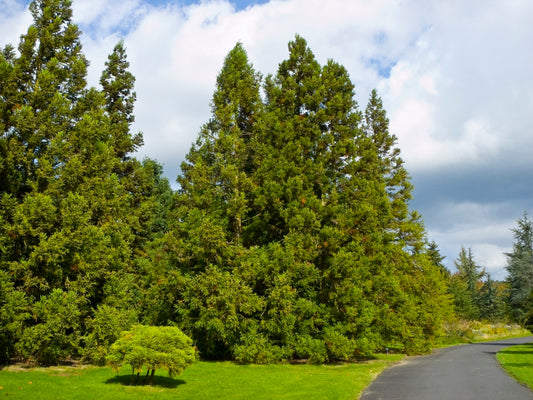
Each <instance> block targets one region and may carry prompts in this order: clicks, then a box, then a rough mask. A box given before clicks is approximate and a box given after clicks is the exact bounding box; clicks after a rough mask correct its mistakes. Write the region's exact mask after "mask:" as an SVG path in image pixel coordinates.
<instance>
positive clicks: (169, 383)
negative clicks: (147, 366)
mask: <svg viewBox="0 0 533 400" xmlns="http://www.w3.org/2000/svg"><path fill="white" fill-rule="evenodd" d="M135 380H136V378H134V384H133V385H131V375H116V376H115V377H113V378H110V379H108V380H106V381H105V382H104V383H106V384H110V385H113V384H115V385H122V386H148V384H144V382H145V380H146V378H145V377H144V376H142V375H141V376H140V377H139V384H138V385H135ZM186 383H187V382H185V381H184V380H181V379H174V378H170V377H168V376H157V375H155V376H154V380H153V382H152V386H157V387H162V388H166V389H176V388H177V387H178V386H181V385H185V384H186Z"/></svg>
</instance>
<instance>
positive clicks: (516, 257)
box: [506, 214, 533, 326]
mask: <svg viewBox="0 0 533 400" xmlns="http://www.w3.org/2000/svg"><path fill="white" fill-rule="evenodd" d="M513 234H514V243H513V250H512V252H510V253H507V254H506V255H507V267H506V269H507V272H508V273H509V275H508V277H507V283H508V285H509V294H508V304H509V306H510V308H511V316H512V318H513V319H514V320H515V321H517V322H519V323H520V324H523V325H528V326H533V222H532V221H531V220H530V219H529V218H528V216H527V214H524V217H523V218H521V219H519V220H518V221H517V227H516V228H514V229H513Z"/></svg>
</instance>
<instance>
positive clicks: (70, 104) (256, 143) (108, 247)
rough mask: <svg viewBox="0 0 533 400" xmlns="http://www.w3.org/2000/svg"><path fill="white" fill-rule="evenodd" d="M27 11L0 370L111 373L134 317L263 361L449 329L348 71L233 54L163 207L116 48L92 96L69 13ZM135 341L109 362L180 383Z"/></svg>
mask: <svg viewBox="0 0 533 400" xmlns="http://www.w3.org/2000/svg"><path fill="white" fill-rule="evenodd" d="M30 11H31V13H32V16H33V19H34V21H33V24H32V25H31V26H30V27H29V29H28V31H27V33H26V34H25V35H23V36H22V38H21V41H20V45H19V52H18V53H16V52H15V51H14V49H13V48H12V47H11V46H7V47H6V48H4V49H3V50H2V51H1V52H0V156H1V157H0V183H1V185H0V204H1V208H0V273H1V274H0V322H1V323H2V325H0V333H2V338H0V352H1V353H0V358H1V359H2V360H7V359H10V358H17V359H20V360H24V361H28V362H35V363H56V362H59V361H61V360H63V359H65V358H68V357H72V356H80V355H81V356H82V357H83V358H84V359H85V360H89V361H91V362H94V363H102V362H103V360H104V359H105V358H106V357H107V354H108V349H109V346H110V345H111V343H113V342H114V341H116V340H117V338H118V337H119V333H120V332H121V331H124V330H127V329H129V328H130V327H131V326H135V325H134V324H136V323H138V322H139V321H142V322H144V323H145V324H151V325H172V324H178V325H179V326H181V327H183V329H184V331H185V332H186V333H187V334H188V335H190V336H191V337H193V338H194V340H195V344H196V345H197V347H198V349H199V352H200V354H201V355H202V357H205V358H211V359H217V358H218V359H220V358H233V359H237V360H239V361H241V362H255V363H270V362H274V361H279V360H285V359H291V358H301V357H304V358H308V359H309V362H311V363H321V362H333V361H337V360H343V361H347V360H352V359H356V358H362V357H368V356H369V355H371V354H372V353H373V352H375V351H379V350H381V349H384V348H385V347H390V348H396V349H401V350H402V351H405V352H409V353H416V352H422V351H426V350H427V349H428V348H429V347H430V346H431V345H432V343H434V342H435V341H436V339H437V338H438V336H439V335H441V333H442V332H441V327H442V323H443V321H444V320H445V319H446V318H448V317H449V314H450V312H451V307H450V298H449V295H448V294H447V288H446V282H445V280H444V276H445V274H443V271H442V265H441V264H440V263H441V259H439V257H438V254H437V253H438V252H436V248H435V246H433V247H432V246H431V245H428V244H427V240H426V237H425V231H424V227H423V223H422V220H421V217H420V216H419V215H418V214H417V213H416V212H414V211H411V210H410V209H409V201H410V199H411V192H412V184H411V183H410V178H409V174H408V173H407V171H406V169H405V167H404V164H403V161H402V159H401V157H400V150H399V149H398V148H397V147H396V146H397V139H396V137H395V136H394V135H392V134H391V133H390V132H389V121H388V118H387V115H386V112H385V110H384V107H383V104H382V101H381V99H380V98H379V96H378V94H377V92H376V91H373V92H372V93H371V95H370V98H369V101H368V104H367V106H366V108H365V110H364V112H363V111H361V110H359V108H358V105H357V103H356V101H355V99H354V85H353V84H352V82H351V80H350V77H349V75H348V72H347V71H346V69H345V68H344V67H343V66H341V65H339V64H337V63H335V62H334V61H328V62H327V63H326V64H325V65H320V64H319V63H318V61H317V60H316V59H315V57H314V54H313V52H312V51H311V50H310V48H309V47H308V45H307V43H306V41H305V40H304V39H303V38H301V37H299V36H297V37H296V38H295V40H294V41H291V42H290V43H289V46H288V47H289V55H288V58H287V59H286V60H284V61H282V62H281V63H280V65H279V68H278V71H277V73H276V74H275V75H273V76H268V77H267V78H266V79H264V80H263V79H262V76H261V74H259V73H258V72H256V71H255V69H254V68H253V66H252V65H251V64H250V63H249V61H248V57H247V54H246V51H245V50H244V48H243V46H242V45H241V44H240V43H239V44H237V45H236V46H235V47H234V48H233V49H232V50H231V51H230V52H229V54H228V56H227V57H226V59H225V60H224V65H223V67H222V69H221V71H220V74H219V76H218V78H217V83H216V90H215V93H214V94H213V99H212V118H211V119H210V120H209V121H208V122H207V123H206V124H205V125H204V126H203V127H202V128H201V130H200V133H199V135H198V139H197V141H196V142H195V144H194V145H193V146H192V147H191V150H190V151H189V153H188V154H187V157H186V160H185V161H184V162H183V164H182V175H181V176H180V177H178V182H179V184H180V189H179V191H178V192H177V193H175V194H174V193H173V192H172V190H171V188H170V185H169V183H168V181H167V180H166V179H165V178H163V177H162V167H161V165H159V164H158V163H157V162H156V161H154V160H149V159H146V160H144V161H143V162H140V161H138V160H136V159H135V158H133V157H132V153H133V152H134V151H135V150H137V149H138V147H139V146H140V145H141V144H142V135H141V134H132V132H131V124H132V122H133V121H134V114H133V106H134V102H135V98H136V95H135V92H134V83H135V79H134V77H133V75H132V74H131V73H130V72H129V71H128V68H129V63H128V60H127V57H126V51H125V47H124V43H123V42H119V43H118V44H117V46H116V47H115V48H114V50H113V52H112V54H111V55H110V56H109V58H108V60H107V62H106V65H105V69H104V71H103V72H102V75H101V79H100V84H101V89H96V88H88V87H87V84H86V79H85V77H86V70H87V64H88V62H87V60H86V59H85V57H84V55H83V53H82V49H81V44H80V32H79V29H78V28H77V26H76V25H74V24H73V23H72V9H71V2H70V1H69V0H35V1H33V2H32V3H31V5H30ZM261 89H263V90H264V96H262V94H261ZM467 290H468V291H469V292H468V293H471V291H472V286H471V285H470V281H468V282H467ZM486 292H487V295H486V296H485V297H483V301H484V302H485V303H486V304H487V307H490V306H491V304H493V298H492V297H491V296H492V291H491V289H490V286H487V291H486ZM479 299H481V297H479ZM476 301H477V300H476ZM479 301H481V300H479ZM15 311H16V312H15ZM132 329H133V330H132V331H130V332H137V331H138V332H137V333H138V334H139V335H140V336H139V335H138V340H137V339H135V340H137V342H135V343H133V342H131V341H130V342H129V343H127V341H125V342H124V341H123V342H121V340H122V339H124V340H125V338H124V337H123V338H122V339H120V338H119V339H118V341H117V343H119V344H120V345H121V346H123V348H122V350H121V351H122V353H120V354H122V356H123V358H122V359H121V358H120V357H119V356H117V354H118V353H115V354H114V356H113V357H115V363H116V364H117V365H118V364H119V363H121V362H122V361H124V360H125V361H124V362H127V363H130V364H131V365H132V366H133V368H134V370H135V369H137V370H138V369H139V368H141V367H142V366H143V365H144V366H145V367H147V368H148V369H151V370H152V371H153V370H154V369H155V368H156V366H157V367H163V366H165V368H168V369H169V370H171V371H172V372H171V373H174V372H177V371H179V370H180V368H181V366H179V365H181V364H179V362H178V361H176V360H174V359H172V357H174V356H169V357H170V358H168V357H167V359H166V360H167V361H165V360H164V359H163V358H161V357H163V356H162V355H160V354H159V353H158V352H161V351H160V349H158V348H150V349H151V350H150V351H152V352H155V353H154V354H156V353H157V355H153V354H152V355H150V354H149V353H147V350H146V349H147V348H148V347H147V346H145V344H144V342H143V341H144V340H145V339H143V337H145V336H146V335H152V333H153V332H152V331H150V329H152V328H150V329H149V328H146V329H145V328H132ZM136 329H137V331H136ZM142 329H145V330H144V331H142V332H141V330H142ZM154 329H155V328H154ZM150 332H152V333H150ZM154 332H155V331H154ZM141 333H142V334H141ZM132 335H133V333H132ZM143 335H144V336H143ZM154 335H155V333H154ZM134 336H135V335H134ZM136 337H137V336H136ZM161 340H162V341H164V340H167V339H164V340H163V339H161ZM169 340H170V339H169ZM121 343H122V344H121ZM80 346H81V348H80ZM117 346H118V345H117ZM128 346H130V347H128ZM128 349H130V350H131V351H130V350H128ZM127 350H128V351H127ZM126 353H127V354H128V355H127V359H126ZM122 356H121V357H122ZM160 356H161V357H160ZM117 357H118V358H117ZM150 357H151V358H150ZM158 357H160V358H158ZM176 357H177V356H176ZM183 357H185V356H183ZM187 357H188V356H187ZM185 358H186V357H185ZM169 360H170V361H169ZM174 362H176V363H177V364H176V365H178V364H179V365H178V366H175V365H174V364H172V363H174ZM165 363H166V364H165ZM171 364H172V365H171Z"/></svg>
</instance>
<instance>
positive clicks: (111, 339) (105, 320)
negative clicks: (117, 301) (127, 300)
mask: <svg viewBox="0 0 533 400" xmlns="http://www.w3.org/2000/svg"><path fill="white" fill-rule="evenodd" d="M135 322H136V315H135V313H134V312H133V311H131V310H120V309H117V308H115V307H112V306H108V305H106V304H102V305H99V306H98V308H97V310H96V312H95V314H94V317H93V318H91V319H89V320H88V321H87V322H86V323H87V334H86V337H85V341H84V342H85V343H84V347H83V359H84V361H87V362H90V363H92V364H96V365H104V364H105V362H106V357H107V355H108V352H109V348H110V347H111V345H112V344H113V343H115V341H116V340H117V339H118V338H119V337H120V334H121V333H122V332H123V331H126V330H128V329H129V328H130V327H131V325H133V323H135Z"/></svg>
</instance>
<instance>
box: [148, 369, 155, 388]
mask: <svg viewBox="0 0 533 400" xmlns="http://www.w3.org/2000/svg"><path fill="white" fill-rule="evenodd" d="M154 375H155V368H153V369H152V373H151V374H150V383H149V384H150V386H152V384H153V383H154Z"/></svg>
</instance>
